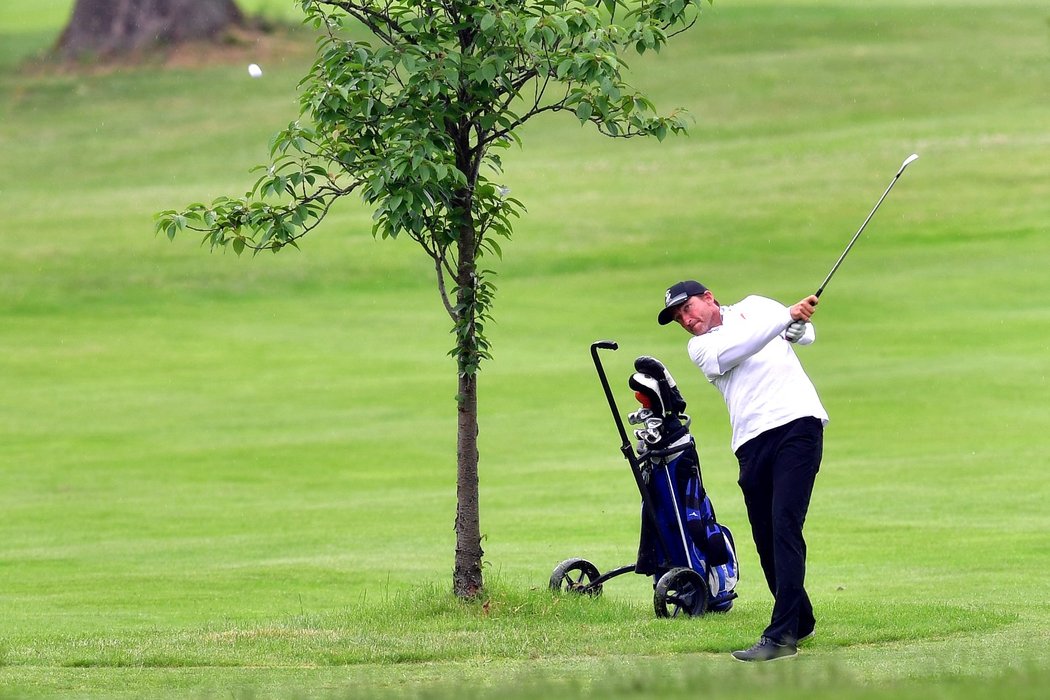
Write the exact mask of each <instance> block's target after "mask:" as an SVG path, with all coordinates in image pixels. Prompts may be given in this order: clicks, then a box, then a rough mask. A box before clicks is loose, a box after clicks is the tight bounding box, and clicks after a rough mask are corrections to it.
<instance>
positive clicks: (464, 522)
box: [452, 373, 484, 598]
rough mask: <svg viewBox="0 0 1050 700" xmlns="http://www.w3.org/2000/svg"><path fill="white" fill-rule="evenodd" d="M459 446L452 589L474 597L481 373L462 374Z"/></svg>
mask: <svg viewBox="0 0 1050 700" xmlns="http://www.w3.org/2000/svg"><path fill="white" fill-rule="evenodd" d="M458 424H459V425H458V439H457V442H458V448H457V450H456V456H457V461H458V468H457V473H456V501H457V502H456V568H455V570H454V571H453V573H452V590H453V592H454V593H455V594H456V595H457V596H458V597H460V598H474V597H476V596H477V595H478V594H479V593H480V592H481V589H482V585H483V581H482V576H481V557H482V555H483V554H484V552H483V551H482V549H481V522H480V518H479V509H478V375H477V374H462V373H461V374H460V376H459V421H458Z"/></svg>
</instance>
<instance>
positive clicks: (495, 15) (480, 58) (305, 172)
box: [157, 0, 710, 598]
mask: <svg viewBox="0 0 1050 700" xmlns="http://www.w3.org/2000/svg"><path fill="white" fill-rule="evenodd" d="M709 1H710V0H709ZM300 2H301V4H302V7H303V10H304V11H305V12H306V14H307V17H308V20H310V21H312V22H313V24H314V25H315V27H317V28H318V29H319V30H320V31H321V32H322V35H321V39H320V40H319V44H318V52H317V60H316V62H315V63H314V64H313V67H312V69H311V70H310V73H309V74H308V75H307V76H306V77H305V78H304V79H303V80H302V82H301V83H300V91H301V98H300V102H301V114H302V117H303V119H302V120H301V121H296V122H294V123H292V124H290V125H289V126H288V127H287V128H286V129H284V130H283V131H281V132H280V133H278V134H277V135H276V136H275V137H274V139H273V141H272V143H271V155H272V163H271V164H270V165H269V166H260V170H262V176H261V177H260V178H259V179H258V181H257V182H256V183H255V186H254V187H253V188H252V190H251V192H249V193H248V194H247V195H246V196H245V197H243V198H228V197H220V198H218V199H216V200H214V201H213V202H212V203H211V204H192V205H190V206H189V207H187V208H186V209H185V210H183V211H166V212H162V213H160V214H158V215H157V231H158V232H163V233H165V234H166V235H167V236H168V237H169V238H174V237H175V236H176V234H177V233H178V232H180V231H183V230H187V229H189V230H193V231H198V232H202V233H203V234H204V240H205V241H206V242H207V243H209V244H210V245H211V247H212V248H216V247H229V248H232V249H233V250H234V251H236V252H237V253H238V254H240V253H242V252H243V251H244V250H246V249H249V250H252V251H255V252H259V251H265V250H270V251H274V252H276V251H279V250H281V249H282V248H284V247H285V246H297V244H298V241H299V239H300V238H302V237H303V236H305V235H307V234H308V233H309V232H311V231H313V230H314V229H315V228H317V226H318V225H319V224H320V223H321V221H322V220H323V219H324V217H325V215H326V214H327V213H328V211H329V210H330V209H331V207H332V206H333V205H334V204H335V203H336V202H337V201H338V200H339V199H341V198H343V197H345V196H347V195H350V194H352V193H356V194H358V195H359V196H360V197H361V198H362V199H363V200H364V201H365V202H366V203H367V204H368V205H369V206H370V207H372V208H373V209H374V216H373V219H374V222H375V224H374V226H373V230H372V233H373V235H379V236H382V237H383V238H388V237H390V238H396V237H397V236H408V237H409V238H411V239H412V240H413V241H415V242H416V243H418V244H419V246H420V247H421V248H422V249H423V251H424V252H426V254H427V255H428V256H429V257H430V258H431V260H432V261H433V266H434V274H435V279H436V283H437V291H438V294H439V295H440V298H441V301H442V302H443V304H444V307H445V310H446V311H447V312H448V315H449V317H450V318H451V320H452V332H453V334H454V336H455V341H454V343H453V347H452V350H451V351H450V352H449V354H450V355H451V356H452V357H453V358H454V359H455V362H456V371H457V375H458V392H457V394H456V401H457V404H458V406H457V408H458V428H457V460H458V473H457V497H458V505H457V511H456V520H455V530H456V551H455V567H454V571H453V579H452V580H453V590H454V592H455V593H456V595H458V596H460V597H461V598H471V597H474V596H476V595H478V593H479V592H480V591H481V590H482V583H483V581H482V571H481V566H482V555H483V552H482V549H481V531H480V522H479V513H478V448H477V436H478V422H477V417H478V413H477V380H478V369H479V367H480V365H481V362H482V360H486V359H489V358H490V355H489V343H488V341H487V339H486V336H485V332H484V325H485V322H486V321H488V320H489V318H490V317H489V311H490V308H491V304H492V300H493V296H494V287H493V283H492V280H491V276H492V273H491V272H490V271H488V270H486V269H484V268H483V266H482V261H483V258H484V256H486V255H489V254H492V255H495V256H501V255H502V252H501V248H500V239H507V238H509V237H510V235H511V228H512V226H511V224H512V220H513V219H514V218H515V217H518V216H520V215H521V213H522V212H523V211H524V206H523V205H522V203H521V202H520V201H518V200H517V199H514V198H513V197H510V196H508V190H507V189H506V188H505V187H503V186H502V185H501V184H500V183H499V182H498V181H497V180H495V179H493V178H498V177H499V176H500V175H501V172H502V170H501V160H500V153H501V151H503V150H504V149H506V148H507V147H508V146H510V145H511V144H519V145H520V140H519V137H518V134H517V132H518V130H519V128H520V127H521V126H522V125H523V124H525V123H526V122H528V121H529V120H531V119H533V118H535V117H538V116H540V115H542V114H545V113H548V112H568V113H569V114H571V115H573V116H574V117H575V118H576V119H579V120H580V122H581V123H584V124H586V123H588V122H589V123H591V124H593V125H594V126H595V127H597V129H598V131H599V132H601V133H603V134H605V135H607V136H611V137H615V138H630V137H635V136H655V137H656V138H658V139H663V138H664V137H665V136H666V135H667V134H668V133H677V132H681V131H683V130H684V128H685V124H684V118H683V116H682V115H681V114H680V113H677V112H676V113H672V114H671V115H669V116H660V115H658V114H657V113H656V111H655V108H654V106H653V104H652V103H651V102H650V100H649V99H647V98H646V97H645V96H644V95H643V94H641V93H639V92H637V91H636V90H634V89H632V88H631V87H629V86H628V85H627V84H626V83H625V82H624V79H623V73H624V71H625V68H626V64H625V63H624V60H623V58H622V54H624V53H626V52H627V51H629V50H633V51H636V52H637V53H639V54H642V53H645V52H646V51H659V50H660V48H661V47H662V46H663V45H664V44H665V42H666V41H667V40H668V39H669V38H670V37H671V36H673V35H675V34H677V33H680V32H682V31H684V30H686V29H688V28H690V27H692V26H693V24H695V22H696V20H697V18H698V16H699V12H700V5H701V0H632V1H630V2H628V1H625V0H516V1H511V2H507V1H505V0H504V1H497V0H470V1H468V0H341V1H335V0H332V1H330V2H325V1H323V0H300ZM358 25H363V27H364V28H366V29H367V30H368V32H369V33H370V40H368V41H365V40H359V39H354V38H351V36H352V34H353V32H350V31H347V29H348V27H351V26H353V27H354V28H355V31H356V28H357V26H358Z"/></svg>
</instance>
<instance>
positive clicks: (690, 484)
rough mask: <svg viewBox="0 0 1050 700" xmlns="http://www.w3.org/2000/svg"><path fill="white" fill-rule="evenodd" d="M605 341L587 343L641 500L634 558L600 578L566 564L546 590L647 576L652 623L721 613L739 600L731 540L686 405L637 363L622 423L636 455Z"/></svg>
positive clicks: (588, 590)
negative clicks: (631, 403) (632, 400)
mask: <svg viewBox="0 0 1050 700" xmlns="http://www.w3.org/2000/svg"><path fill="white" fill-rule="evenodd" d="M617 347H618V345H617V344H616V343H615V342H614V341H611V340H602V341H597V342H594V343H592V344H591V358H592V359H593V360H594V367H595V369H596V370H597V371H598V378H599V379H600V380H601V383H602V388H603V389H604V390H605V396H606V399H607V400H608V402H609V410H610V411H612V415H613V420H614V421H615V423H616V428H617V430H618V431H619V434H620V440H621V446H620V452H621V453H622V454H623V456H624V459H626V460H627V463H628V464H629V465H630V466H631V473H632V474H633V475H634V478H635V482H636V483H637V485H638V491H639V493H640V494H641V497H642V525H641V537H640V541H639V546H638V559H637V561H636V562H635V563H633V564H628V565H625V566H620V567H618V568H615V569H612V570H610V571H607V572H605V573H604V574H603V573H601V572H600V571H599V570H598V567H596V566H595V565H594V564H592V563H591V562H590V561H588V560H586V559H582V558H579V557H574V558H572V559H566V560H565V561H563V562H561V563H560V564H558V566H557V567H555V569H554V571H553V573H551V577H550V588H551V589H552V590H555V591H562V592H571V593H577V594H586V595H601V592H602V586H603V585H604V584H605V583H606V582H607V581H609V580H610V579H612V578H615V577H617V576H621V575H623V574H626V573H637V574H642V575H645V576H652V577H653V582H654V583H653V607H654V609H655V611H656V615H657V616H658V617H677V616H678V615H680V614H681V615H687V616H699V615H703V614H705V613H706V612H708V611H711V612H726V611H728V610H729V609H730V608H732V607H733V600H734V599H735V598H736V597H737V594H736V591H735V589H736V583H737V579H738V577H739V568H738V567H739V565H738V562H737V557H736V548H735V545H734V542H733V535H732V533H731V532H730V531H729V528H727V527H725V526H724V525H722V524H720V523H719V522H718V521H717V519H716V518H715V509H714V506H712V505H711V499H710V498H708V496H707V491H706V489H705V488H704V482H703V479H702V478H701V475H700V458H699V456H698V455H697V452H696V443H695V441H694V439H693V436H692V435H691V434H690V433H689V422H690V421H689V416H687V415H686V413H685V407H686V404H685V400H684V399H683V398H682V395H681V394H680V393H679V392H678V387H677V386H676V385H675V382H674V379H673V378H672V377H671V375H670V373H669V372H668V371H667V369H666V368H665V367H664V365H663V364H662V363H661V362H660V361H659V360H656V359H654V358H652V357H647V356H642V357H639V358H637V359H636V360H635V362H634V368H635V370H636V371H635V373H634V374H633V375H631V378H630V380H629V381H628V385H629V386H630V387H631V388H632V389H634V392H635V397H636V398H637V399H638V401H639V402H640V403H641V406H642V407H641V408H640V409H639V410H637V411H635V412H634V413H631V414H630V415H629V416H628V420H629V421H630V423H631V424H632V425H640V426H642V427H640V428H638V429H637V430H635V431H634V434H635V437H636V438H637V439H638V443H637V452H636V451H635V449H634V448H633V447H632V446H631V442H630V439H629V438H628V436H627V429H626V428H625V427H624V424H623V420H622V419H621V418H620V413H619V411H618V409H617V408H616V400H615V399H614V398H613V394H612V389H610V387H609V380H608V377H606V375H605V370H604V369H603V367H602V363H601V360H600V358H599V356H598V351H599V350H616V349H617Z"/></svg>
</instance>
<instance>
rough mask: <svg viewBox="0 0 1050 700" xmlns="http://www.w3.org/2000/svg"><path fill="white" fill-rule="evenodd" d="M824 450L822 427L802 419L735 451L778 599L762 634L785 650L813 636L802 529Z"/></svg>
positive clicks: (756, 534) (767, 572)
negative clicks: (788, 644)
mask: <svg viewBox="0 0 1050 700" xmlns="http://www.w3.org/2000/svg"><path fill="white" fill-rule="evenodd" d="M823 449H824V425H823V424H822V423H821V421H820V420H819V419H817V418H799V419H798V420H794V421H792V422H790V423H788V424H786V425H782V426H780V427H779V428H773V429H772V430H767V431H766V432H764V433H762V434H761V435H759V436H757V437H754V438H752V439H751V440H748V441H747V442H745V443H744V444H743V445H741V446H740V448H739V449H738V450H737V451H736V456H737V460H738V461H739V462H740V480H739V482H738V483H739V484H740V490H741V491H743V493H744V504H745V505H746V506H747V519H748V520H749V521H750V522H751V535H752V537H754V539H755V546H756V547H757V548H758V559H759V561H760V562H761V564H762V571H763V573H765V575H766V582H767V583H768V584H769V590H770V591H771V592H772V593H773V599H774V602H773V615H772V619H771V621H770V623H769V627H767V628H766V631H765V632H763V633H762V634H763V636H765V637H769V638H770V639H772V640H773V641H775V642H777V643H781V644H782V643H794V642H795V641H796V640H797V639H798V638H799V636H804V635H806V634H808V633H809V632H811V631H812V630H813V624H814V618H813V606H812V605H811V604H810V601H809V596H808V595H807V594H806V589H805V580H806V540H805V539H803V537H802V526H803V524H804V523H805V522H806V511H807V510H809V498H810V494H812V492H813V482H814V481H815V480H816V477H817V472H818V471H819V470H820V458H821V455H822V453H823Z"/></svg>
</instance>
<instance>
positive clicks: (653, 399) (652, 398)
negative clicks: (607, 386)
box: [627, 372, 666, 416]
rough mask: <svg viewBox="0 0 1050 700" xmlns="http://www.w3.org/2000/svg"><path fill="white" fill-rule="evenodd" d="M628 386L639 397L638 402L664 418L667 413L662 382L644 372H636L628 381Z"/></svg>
mask: <svg viewBox="0 0 1050 700" xmlns="http://www.w3.org/2000/svg"><path fill="white" fill-rule="evenodd" d="M627 385H628V386H629V387H631V389H632V390H633V391H634V393H635V394H636V395H637V396H638V401H639V402H640V403H641V404H642V405H643V406H645V407H646V408H648V409H649V410H651V411H652V412H653V413H654V414H655V415H657V416H663V415H664V413H666V410H665V409H664V399H663V396H662V394H661V392H660V382H659V381H658V380H657V379H655V378H653V377H651V376H650V375H648V374H643V373H642V372H635V373H634V374H632V375H631V378H630V379H628V380H627Z"/></svg>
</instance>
